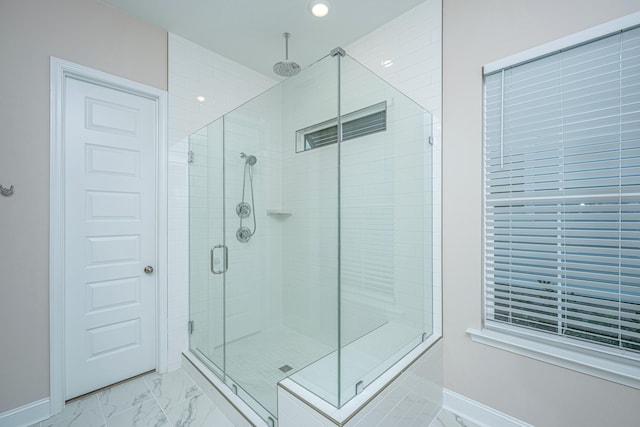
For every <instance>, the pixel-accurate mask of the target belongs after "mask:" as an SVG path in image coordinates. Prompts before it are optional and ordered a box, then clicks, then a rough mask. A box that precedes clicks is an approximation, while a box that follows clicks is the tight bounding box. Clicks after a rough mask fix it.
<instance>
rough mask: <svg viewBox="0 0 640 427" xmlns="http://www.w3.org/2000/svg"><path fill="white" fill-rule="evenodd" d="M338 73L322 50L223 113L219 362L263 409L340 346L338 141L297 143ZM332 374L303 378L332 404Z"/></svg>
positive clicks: (323, 109)
mask: <svg viewBox="0 0 640 427" xmlns="http://www.w3.org/2000/svg"><path fill="white" fill-rule="evenodd" d="M335 76H336V68H335V61H333V60H332V58H328V59H325V60H323V61H320V62H318V63H316V64H314V65H313V66H311V67H309V68H307V69H306V70H304V71H303V72H302V73H301V74H299V75H298V76H295V77H291V78H289V79H287V80H285V81H283V82H282V83H281V84H279V85H278V86H276V87H274V88H272V89H270V90H269V91H267V92H265V93H263V94H262V95H260V96H258V97H256V98H254V99H253V100H251V101H249V102H248V103H246V104H244V105H242V106H241V107H239V108H238V109H236V110H234V111H232V112H231V113H229V114H227V115H225V117H224V136H225V141H224V158H225V161H224V169H225V176H224V179H225V185H224V187H225V195H224V199H225V245H226V246H227V247H228V251H229V252H228V253H229V269H228V271H227V273H226V274H225V292H226V295H225V302H226V307H225V325H226V326H225V327H226V330H225V333H226V360H225V362H226V364H225V367H226V374H227V376H228V381H229V383H231V384H233V385H235V386H236V387H238V391H239V395H240V396H241V397H243V398H244V399H245V401H247V403H249V404H250V405H252V407H253V409H254V410H256V412H258V413H259V414H260V415H261V416H262V417H263V418H266V417H269V416H270V417H273V418H276V415H277V382H278V381H280V380H282V379H284V378H285V377H288V376H289V375H291V374H293V373H295V372H297V371H299V370H300V369H302V368H304V367H306V366H308V365H310V364H312V363H313V362H314V361H316V360H318V359H320V358H322V357H324V356H326V355H327V354H330V353H331V352H332V351H335V350H336V349H337V329H338V327H337V301H338V294H337V218H338V216H337V179H336V176H337V154H336V147H335V146H334V147H326V148H327V149H328V150H327V149H325V148H319V149H317V150H313V151H314V152H313V153H296V152H295V143H296V140H295V138H296V130H298V129H301V128H304V127H306V126H309V125H310V124H313V123H317V122H319V121H324V120H327V119H328V118H331V117H335V115H336V110H337V105H338V104H337V90H336V77H335ZM334 359H335V357H334ZM335 365H336V366H337V360H336V363H335ZM331 375H332V378H333V380H329V381H328V383H327V384H325V382H327V374H326V373H323V375H322V376H320V377H319V378H313V379H311V380H310V381H309V382H308V383H306V384H305V386H308V387H309V388H311V389H312V391H314V392H316V393H317V394H319V395H321V396H323V397H325V396H326V397H325V398H326V399H327V400H329V399H331V403H333V404H337V399H336V397H335V395H336V391H337V374H336V368H335V366H334V368H333V371H332V374H331ZM245 393H246V394H245ZM247 395H248V396H247Z"/></svg>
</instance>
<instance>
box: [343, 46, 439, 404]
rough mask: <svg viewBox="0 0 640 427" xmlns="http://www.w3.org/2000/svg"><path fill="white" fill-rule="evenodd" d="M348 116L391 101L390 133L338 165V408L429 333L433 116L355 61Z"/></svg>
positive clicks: (359, 143) (349, 151)
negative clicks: (339, 320) (339, 349)
mask: <svg viewBox="0 0 640 427" xmlns="http://www.w3.org/2000/svg"><path fill="white" fill-rule="evenodd" d="M340 102H341V114H342V115H343V117H344V116H345V115H348V114H349V113H351V112H353V111H358V110H360V109H362V108H365V107H368V106H370V105H374V104H378V103H381V102H386V104H387V129H386V131H384V132H378V133H375V134H371V135H366V136H363V137H360V138H356V139H352V140H345V141H343V142H342V143H341V144H340V145H341V159H340V162H341V163H340V293H341V294H340V319H341V324H340V336H341V340H340V346H341V351H340V377H341V378H340V396H341V398H340V402H339V403H340V406H341V405H343V404H344V403H345V402H347V401H348V400H349V399H351V398H352V397H353V396H354V395H355V394H356V385H357V384H358V383H359V382H362V386H364V387H366V386H367V385H368V384H369V383H371V381H373V380H374V379H376V378H377V377H378V376H379V375H380V374H382V373H383V372H384V371H385V370H387V369H388V368H389V367H391V366H392V365H393V364H394V363H396V362H397V361H398V360H399V359H400V358H401V357H402V356H404V355H405V354H407V353H408V352H409V351H410V350H411V349H413V348H414V347H415V346H417V345H418V344H420V343H421V342H422V339H423V334H424V333H426V334H427V335H430V334H431V332H432V327H431V312H430V310H427V308H428V307H431V306H432V303H431V289H432V288H431V277H432V274H431V262H430V260H431V246H432V241H431V226H432V218H431V210H430V209H429V207H430V206H431V145H430V142H429V137H430V136H431V115H430V114H429V113H428V112H427V111H426V110H424V109H423V108H421V107H420V106H419V105H418V104H416V103H415V102H413V101H412V100H410V99H409V98H407V97H406V96H405V95H404V94H402V93H401V92H399V91H398V90H396V89H395V88H393V87H392V86H390V85H389V84H388V83H386V82H385V81H383V80H382V79H380V78H379V77H377V76H376V75H375V74H373V73H372V72H371V71H369V70H368V69H366V68H365V67H364V66H362V65H361V64H359V63H358V62H356V61H355V60H354V59H352V58H351V57H349V56H346V57H344V58H342V64H341V93H340Z"/></svg>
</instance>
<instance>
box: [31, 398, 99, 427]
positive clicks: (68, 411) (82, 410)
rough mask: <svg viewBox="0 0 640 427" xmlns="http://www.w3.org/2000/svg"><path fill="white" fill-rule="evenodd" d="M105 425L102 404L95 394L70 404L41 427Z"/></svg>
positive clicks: (42, 423) (93, 426) (43, 422)
mask: <svg viewBox="0 0 640 427" xmlns="http://www.w3.org/2000/svg"><path fill="white" fill-rule="evenodd" d="M105 424H106V422H105V418H104V415H103V414H102V409H101V408H100V402H99V401H98V397H97V396H96V395H95V394H93V395H91V396H88V397H85V398H83V399H79V400H76V401H74V402H71V403H69V404H68V405H67V406H65V408H64V410H63V411H62V412H61V413H60V414H58V415H54V416H53V417H51V418H49V419H48V420H45V421H42V422H41V423H40V427H102V426H104V425H105Z"/></svg>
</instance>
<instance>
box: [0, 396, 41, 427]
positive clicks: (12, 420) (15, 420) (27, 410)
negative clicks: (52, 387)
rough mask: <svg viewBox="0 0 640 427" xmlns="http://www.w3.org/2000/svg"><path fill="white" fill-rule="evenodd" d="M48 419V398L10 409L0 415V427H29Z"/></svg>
mask: <svg viewBox="0 0 640 427" xmlns="http://www.w3.org/2000/svg"><path fill="white" fill-rule="evenodd" d="M47 418H49V398H48V397H47V398H45V399H40V400H37V401H35V402H31V403H28V404H26V405H23V406H20V407H19V408H15V409H11V410H10V411H6V412H3V413H1V414H0V427H23V426H30V425H33V424H35V423H37V422H40V421H44V420H46V419H47Z"/></svg>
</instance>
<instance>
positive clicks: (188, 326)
mask: <svg viewBox="0 0 640 427" xmlns="http://www.w3.org/2000/svg"><path fill="white" fill-rule="evenodd" d="M193 324H194V322H193V320H189V323H187V329H188V330H189V335H191V334H192V333H193Z"/></svg>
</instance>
